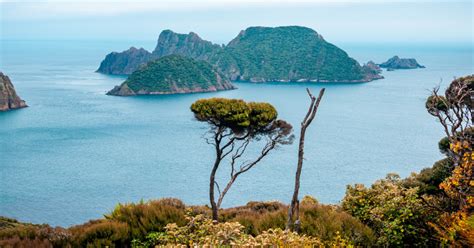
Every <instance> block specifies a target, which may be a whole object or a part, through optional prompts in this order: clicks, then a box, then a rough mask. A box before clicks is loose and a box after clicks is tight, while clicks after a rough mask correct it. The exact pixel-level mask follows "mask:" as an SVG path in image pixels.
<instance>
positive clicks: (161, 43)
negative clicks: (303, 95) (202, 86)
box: [97, 26, 383, 83]
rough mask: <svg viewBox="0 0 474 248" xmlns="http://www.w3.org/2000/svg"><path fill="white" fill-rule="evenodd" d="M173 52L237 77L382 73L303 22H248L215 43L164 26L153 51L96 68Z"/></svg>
mask: <svg viewBox="0 0 474 248" xmlns="http://www.w3.org/2000/svg"><path fill="white" fill-rule="evenodd" d="M172 54H177V55H181V56H184V57H188V58H192V59H196V60H200V61H206V62H208V63H210V64H211V65H213V66H215V67H216V68H217V70H218V71H219V72H220V73H222V74H223V75H225V76H226V77H227V78H229V79H230V80H232V81H247V82H344V83H360V82H369V81H372V80H376V79H380V78H383V77H382V76H380V75H379V73H380V72H377V70H372V69H370V68H368V67H363V66H361V65H360V64H359V63H358V62H357V61H356V60H355V59H353V58H351V57H349V55H348V54H347V53H346V52H345V51H344V50H342V49H340V48H338V47H337V46H335V45H333V44H331V43H329V42H327V41H326V40H325V39H324V38H323V36H322V35H321V34H319V33H317V32H316V31H314V30H313V29H311V28H307V27H301V26H284V27H275V28H272V27H249V28H247V29H245V30H242V31H241V32H240V33H239V34H238V35H237V36H236V37H235V38H234V39H233V40H231V41H230V42H229V43H228V44H227V45H217V44H213V43H212V42H210V41H206V40H203V39H201V38H200V37H199V36H198V35H197V34H196V33H193V32H190V33H189V34H177V33H175V32H173V31H171V30H164V31H163V32H161V34H160V36H159V38H158V43H157V45H156V47H155V50H154V51H153V52H151V53H150V52H148V51H146V50H144V49H143V50H141V51H140V52H137V51H131V50H130V49H129V50H127V51H124V52H121V53H117V52H114V53H111V54H109V55H107V56H106V58H105V59H104V61H102V63H101V65H100V67H99V69H98V70H97V71H98V72H100V73H105V74H127V75H129V74H131V73H133V71H135V70H138V69H139V68H140V67H141V66H143V65H145V64H146V63H147V62H149V61H153V60H156V59H159V58H161V57H163V56H167V55H172Z"/></svg>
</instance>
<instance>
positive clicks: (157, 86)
mask: <svg viewBox="0 0 474 248" xmlns="http://www.w3.org/2000/svg"><path fill="white" fill-rule="evenodd" d="M230 89H235V87H234V86H233V85H232V83H231V82H230V81H229V80H228V78H227V77H226V76H224V75H222V74H221V73H220V72H218V70H217V69H216V68H214V67H213V66H212V65H210V64H209V63H207V62H205V61H202V60H195V59H192V58H189V57H184V56H181V55H168V56H164V57H162V58H160V59H157V60H155V61H151V62H149V63H147V64H146V65H145V66H143V67H141V68H140V69H138V70H137V71H135V72H134V73H132V75H130V76H129V77H128V79H127V80H126V81H125V82H123V83H122V84H121V85H120V86H115V88H113V89H112V90H110V91H109V92H108V93H107V95H115V96H134V95H157V94H182V93H197V92H210V91H219V90H230Z"/></svg>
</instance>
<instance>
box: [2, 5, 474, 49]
mask: <svg viewBox="0 0 474 248" xmlns="http://www.w3.org/2000/svg"><path fill="white" fill-rule="evenodd" d="M473 1H474V0H445V1H442V0H432V1H427V0H424V1H423V0H422V1H417V0H391V1H382V0H313V1H311V0H293V1H291V0H267V1H264V0H260V1H250V0H197V1H190V0H163V1H157V0H155V1H152V0H138V1H126V0H113V1H112V0H102V1H100V0H95V1H94V0H84V1H77V0H70V1H68V0H49V1H48V0H43V1H31V0H25V1H20V0H0V21H1V26H0V37H1V38H0V39H5V40H6V39H8V40H156V39H157V38H158V35H159V33H160V32H161V31H162V30H164V29H171V30H173V31H175V32H179V33H189V32H190V31H193V32H196V33H197V34H199V35H200V36H201V37H202V38H203V39H206V40H210V41H213V42H214V43H218V44H223V43H227V42H229V41H230V40H231V39H232V38H234V37H235V36H236V35H237V34H238V33H239V31H240V30H243V29H245V28H247V27H249V26H272V27H273V26H287V25H301V26H307V27H310V28H313V29H314V30H316V31H317V32H318V33H320V34H321V35H323V37H324V38H325V39H326V40H328V41H332V42H339V43H341V42H342V43H351V42H352V43H367V42H371V43H470V44H472V43H473V40H474V38H473V35H474V34H473V33H474V31H473V12H474V7H473Z"/></svg>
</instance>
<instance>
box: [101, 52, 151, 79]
mask: <svg viewBox="0 0 474 248" xmlns="http://www.w3.org/2000/svg"><path fill="white" fill-rule="evenodd" d="M152 59H153V55H152V54H151V53H150V52H148V51H147V50H145V49H143V48H140V49H137V48H135V47H131V48H130V49H128V50H126V51H123V52H121V53H117V52H112V53H109V54H108V55H107V56H106V57H105V59H104V60H103V61H102V62H101V63H100V67H99V69H97V72H100V73H104V74H112V75H128V74H131V73H132V72H134V71H136V70H137V69H138V68H139V67H140V66H141V65H143V64H145V63H147V62H148V61H150V60H152Z"/></svg>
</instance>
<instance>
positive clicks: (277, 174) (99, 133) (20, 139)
mask: <svg viewBox="0 0 474 248" xmlns="http://www.w3.org/2000/svg"><path fill="white" fill-rule="evenodd" d="M154 43H155V42H154V41H149V42H148V41H146V42H140V41H113V42H111V41H1V50H0V70H2V71H3V72H5V73H6V74H8V75H9V76H10V78H11V79H12V81H13V82H14V84H15V86H16V89H17V91H18V93H19V94H20V96H21V97H22V98H23V99H25V100H26V101H27V103H28V105H29V106H30V107H29V108H26V109H21V110H17V111H11V112H8V113H0V173H1V175H0V215H3V216H9V217H13V218H18V219H19V220H21V221H28V222H34V223H49V224H51V225H62V226H69V225H73V224H79V223H82V222H85V221H87V220H89V219H92V218H100V217H101V216H102V214H104V213H107V212H108V211H110V210H112V209H113V208H114V206H115V205H116V204H117V203H119V202H135V201H139V200H140V199H145V200H147V199H154V198H161V197H177V198H180V199H182V200H183V201H185V203H187V204H207V203H208V196H207V192H208V188H207V187H208V177H209V172H210V167H211V164H212V159H213V149H212V147H210V146H209V145H207V144H206V143H205V142H204V140H203V139H202V135H203V134H204V132H205V131H206V125H205V124H203V123H199V122H197V121H195V120H193V116H192V114H191V112H190V111H189V106H190V104H191V103H192V102H193V101H195V100H196V99H199V98H207V97H215V96H218V97H232V98H243V99H246V100H253V101H265V102H270V103H272V104H273V105H274V106H276V108H277V109H278V111H279V116H280V118H282V119H285V120H287V121H289V122H291V123H292V124H293V125H294V126H295V133H296V134H297V133H298V132H299V123H300V121H301V119H302V118H303V116H304V114H305V112H306V110H307V106H308V101H309V99H308V97H307V96H306V93H305V88H306V87H309V88H310V89H311V90H312V91H313V92H314V93H315V94H316V93H317V92H318V90H319V89H320V88H321V87H326V89H327V90H326V94H325V95H324V98H323V101H322V103H321V106H320V111H319V112H318V116H317V119H316V120H315V122H313V124H312V126H311V127H310V128H309V130H308V133H307V140H306V150H305V151H306V160H305V164H304V169H303V175H302V182H301V183H302V185H301V195H306V194H309V195H313V196H315V197H316V198H317V199H319V200H320V201H321V202H324V203H338V202H339V201H340V200H341V198H342V197H343V195H344V191H345V188H346V185H347V184H354V183H364V184H370V183H372V182H374V181H375V180H376V179H378V178H381V177H384V176H385V175H386V174H387V173H389V172H396V173H399V174H400V175H401V176H408V175H409V174H410V173H411V172H413V171H419V170H420V169H421V168H424V167H428V166H431V165H432V164H433V162H435V161H436V160H438V159H440V158H441V157H442V156H441V154H440V153H439V151H438V149H437V141H438V140H439V139H440V138H441V137H442V135H443V134H442V131H441V129H440V126H439V125H438V124H437V123H436V121H435V119H434V118H432V117H431V116H429V115H428V114H427V113H426V111H425V109H424V99H425V98H426V96H427V95H428V94H429V89H431V88H432V87H434V86H436V85H438V84H441V87H445V86H446V85H447V84H448V83H449V81H450V80H451V79H452V78H453V77H455V76H462V75H466V74H469V73H473V71H474V69H473V64H474V63H473V58H472V54H473V53H472V52H473V51H472V47H469V46H424V45H403V46H402V45H371V46H362V45H350V44H347V45H341V47H342V48H344V49H345V50H346V51H347V52H348V53H349V54H350V55H351V56H353V57H354V58H356V59H357V60H359V61H361V62H365V61H367V60H369V59H371V60H374V61H376V62H382V61H384V60H386V59H388V58H389V57H391V56H393V55H395V54H397V55H399V56H402V57H415V58H417V59H418V61H419V62H420V63H421V64H424V65H426V67H427V68H426V69H419V70H400V71H393V72H384V73H383V75H384V76H385V79H383V80H378V81H374V82H371V83H365V84H325V85H317V84H276V83H275V84H251V83H236V85H237V87H238V89H237V90H233V91H225V92H218V93H203V94H190V95H171V96H147V97H127V98H124V97H113V96H106V95H105V92H106V91H107V90H109V89H111V88H112V87H113V86H114V85H118V84H120V83H121V82H122V81H123V78H121V77H112V76H106V75H101V74H98V73H94V71H95V70H96V69H97V67H98V65H99V63H100V61H101V60H102V58H103V57H104V56H105V54H107V53H108V52H110V51H113V50H124V49H126V48H128V47H129V46H131V45H135V46H140V45H141V46H144V47H145V48H147V49H149V50H151V49H152V48H153V47H154V45H155V44H154ZM296 154H297V145H296V143H295V144H293V145H291V146H286V147H281V148H280V149H279V150H277V151H274V152H273V153H271V154H270V156H268V157H267V158H266V159H265V160H264V161H263V162H262V163H261V164H260V165H258V166H257V167H256V168H254V169H252V170H251V171H249V172H248V173H246V174H244V175H242V176H241V177H240V178H239V179H238V181H237V182H236V184H235V185H234V187H233V188H232V189H231V191H230V192H229V194H228V195H227V196H226V198H225V200H224V204H223V205H224V207H229V206H235V205H240V204H245V203H247V202H248V201H251V200H280V201H283V202H288V201H289V199H290V195H291V193H292V187H293V183H294V182H293V178H294V169H295V165H296ZM222 169H223V170H221V172H222V173H221V174H220V177H221V178H225V177H226V176H227V175H228V171H227V170H225V169H226V168H225V167H223V168H222ZM221 184H222V183H221Z"/></svg>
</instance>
